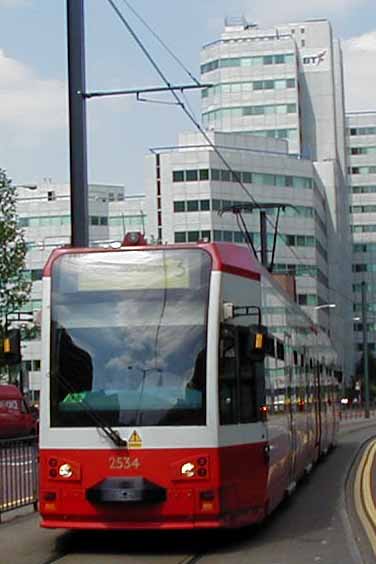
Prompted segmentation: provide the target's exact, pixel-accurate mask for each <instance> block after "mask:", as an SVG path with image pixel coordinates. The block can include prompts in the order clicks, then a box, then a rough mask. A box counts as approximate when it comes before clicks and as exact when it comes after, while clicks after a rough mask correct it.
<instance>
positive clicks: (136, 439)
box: [128, 431, 142, 448]
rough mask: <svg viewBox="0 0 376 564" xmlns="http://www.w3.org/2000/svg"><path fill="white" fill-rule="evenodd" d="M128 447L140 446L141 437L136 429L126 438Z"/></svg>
mask: <svg viewBox="0 0 376 564" xmlns="http://www.w3.org/2000/svg"><path fill="white" fill-rule="evenodd" d="M128 447H129V448H142V439H141V437H140V435H139V434H138V433H137V431H133V433H132V434H131V436H130V437H129V439H128Z"/></svg>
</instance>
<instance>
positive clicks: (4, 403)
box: [0, 384, 38, 439]
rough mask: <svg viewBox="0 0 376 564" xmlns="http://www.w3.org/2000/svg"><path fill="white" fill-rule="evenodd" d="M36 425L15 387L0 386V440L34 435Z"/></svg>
mask: <svg viewBox="0 0 376 564" xmlns="http://www.w3.org/2000/svg"><path fill="white" fill-rule="evenodd" d="M37 424H38V423H37V421H36V419H35V417H34V416H33V415H32V413H31V411H30V408H29V406H28V404H27V402H26V401H25V399H24V397H23V396H22V394H21V392H20V390H19V389H18V388H17V386H12V385H5V384H2V385H0V439H4V438H10V437H26V436H29V435H34V434H36V433H37Z"/></svg>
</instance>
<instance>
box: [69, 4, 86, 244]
mask: <svg viewBox="0 0 376 564" xmlns="http://www.w3.org/2000/svg"><path fill="white" fill-rule="evenodd" d="M67 28H68V79H69V147H70V186H71V234H72V239H71V242H72V246H73V247H87V246H88V245H89V221H88V183H87V140H86V100H85V98H84V96H83V94H82V93H83V92H85V32H84V0H67Z"/></svg>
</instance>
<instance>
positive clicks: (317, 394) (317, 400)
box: [312, 362, 322, 453]
mask: <svg viewBox="0 0 376 564" xmlns="http://www.w3.org/2000/svg"><path fill="white" fill-rule="evenodd" d="M312 368H313V372H314V382H315V385H314V406H315V436H316V440H315V446H316V448H317V449H318V452H319V453H320V452H321V431H322V421H321V379H320V366H319V363H316V362H314V364H313V367H312Z"/></svg>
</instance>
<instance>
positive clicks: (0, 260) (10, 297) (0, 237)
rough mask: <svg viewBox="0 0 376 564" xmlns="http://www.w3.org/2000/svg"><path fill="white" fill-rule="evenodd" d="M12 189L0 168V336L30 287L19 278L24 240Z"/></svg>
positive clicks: (24, 249) (23, 252) (23, 254)
mask: <svg viewBox="0 0 376 564" xmlns="http://www.w3.org/2000/svg"><path fill="white" fill-rule="evenodd" d="M15 190H16V189H15V188H14V187H13V186H12V183H11V180H10V179H9V178H7V176H6V173H5V171H4V170H2V169H0V339H1V337H2V335H4V330H5V323H6V319H7V316H8V315H9V314H10V313H12V312H15V311H19V310H20V309H21V307H22V306H23V305H24V304H25V303H26V302H27V301H28V299H29V294H30V289H31V283H30V282H29V281H27V280H25V279H24V277H23V270H24V269H25V255H26V243H25V239H24V234H23V230H22V229H21V228H20V227H19V226H18V224H17V214H16V193H15ZM0 362H1V359H0Z"/></svg>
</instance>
